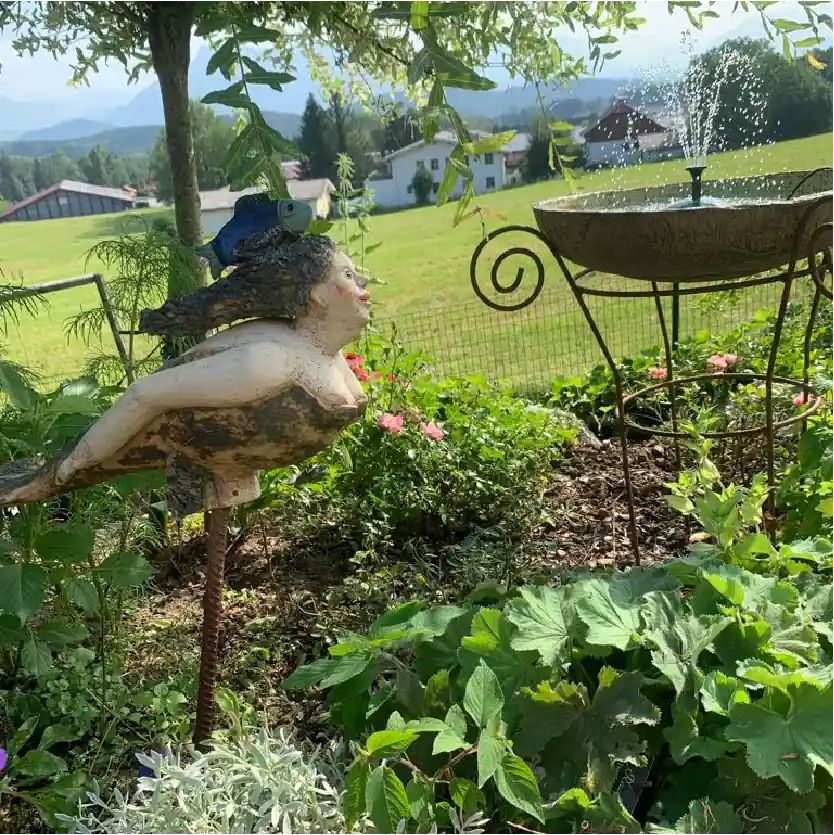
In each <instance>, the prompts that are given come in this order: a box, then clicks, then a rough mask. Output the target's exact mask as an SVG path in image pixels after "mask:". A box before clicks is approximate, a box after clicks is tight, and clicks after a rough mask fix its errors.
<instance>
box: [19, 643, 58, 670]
mask: <svg viewBox="0 0 834 835" xmlns="http://www.w3.org/2000/svg"><path fill="white" fill-rule="evenodd" d="M20 663H21V665H22V666H23V669H24V670H25V671H26V672H27V673H29V675H31V676H33V677H35V678H37V677H38V676H42V675H44V673H47V672H49V668H50V667H51V666H52V653H51V652H50V650H49V647H48V646H47V645H46V644H42V643H41V642H40V641H38V640H36V639H35V638H34V637H32V636H30V637H28V638H27V639H26V641H24V643H23V649H22V650H21V653H20Z"/></svg>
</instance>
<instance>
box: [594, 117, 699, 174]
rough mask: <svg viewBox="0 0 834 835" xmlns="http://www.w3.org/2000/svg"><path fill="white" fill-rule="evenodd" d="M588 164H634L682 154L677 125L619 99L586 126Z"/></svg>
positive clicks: (598, 165)
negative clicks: (672, 126)
mask: <svg viewBox="0 0 834 835" xmlns="http://www.w3.org/2000/svg"><path fill="white" fill-rule="evenodd" d="M582 138H583V140H584V142H585V167H586V168H602V167H609V166H615V165H635V164H637V163H640V162H655V161H657V160H659V159H670V158H672V157H676V156H682V155H683V150H682V149H681V146H680V142H679V141H678V137H677V133H676V131H675V130H674V128H670V127H666V126H664V125H661V124H660V123H659V122H656V121H655V120H654V119H652V118H651V117H650V116H647V115H645V114H644V113H641V112H640V111H638V110H637V109H636V108H634V107H632V106H631V105H630V104H628V103H627V102H625V101H617V102H615V103H614V104H613V105H612V106H611V107H609V108H608V110H606V111H605V113H603V114H602V116H601V117H600V119H599V121H598V122H597V123H596V124H595V125H592V126H591V127H589V128H587V129H586V130H585V131H584V132H583V134H582Z"/></svg>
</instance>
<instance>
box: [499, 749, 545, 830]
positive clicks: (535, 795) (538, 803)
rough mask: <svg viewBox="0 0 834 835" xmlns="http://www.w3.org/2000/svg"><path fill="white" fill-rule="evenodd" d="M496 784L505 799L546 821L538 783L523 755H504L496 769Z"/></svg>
mask: <svg viewBox="0 0 834 835" xmlns="http://www.w3.org/2000/svg"><path fill="white" fill-rule="evenodd" d="M495 785H496V786H497V788H498V791H499V792H500V794H501V797H503V798H504V800H506V801H507V802H508V803H510V804H512V805H513V806H515V807H516V809H521V811H522V812H527V814H528V815H532V816H533V817H534V818H537V819H538V820H540V821H541V822H542V823H544V812H543V811H542V799H541V795H540V793H539V786H538V783H537V782H536V778H535V776H534V775H533V772H532V771H531V770H530V767H529V766H528V765H527V764H526V763H525V762H524V760H522V759H521V757H518V756H516V755H515V754H505V755H504V757H503V759H502V760H501V762H500V763H499V765H498V768H497V769H496V770H495Z"/></svg>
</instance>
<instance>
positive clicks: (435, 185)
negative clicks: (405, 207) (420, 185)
mask: <svg viewBox="0 0 834 835" xmlns="http://www.w3.org/2000/svg"><path fill="white" fill-rule="evenodd" d="M439 188H440V183H432V184H431V193H432V194H437V192H438V189H439Z"/></svg>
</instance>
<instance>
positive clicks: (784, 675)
mask: <svg viewBox="0 0 834 835" xmlns="http://www.w3.org/2000/svg"><path fill="white" fill-rule="evenodd" d="M738 675H739V677H740V678H743V679H746V680H747V681H753V682H755V683H756V684H760V685H762V686H763V687H773V688H774V689H776V690H781V691H783V692H787V690H788V688H789V687H796V686H798V685H800V684H811V685H814V686H815V687H817V688H819V689H822V688H823V687H825V685H826V684H827V683H828V682H829V681H830V680H831V668H830V667H824V668H813V667H811V668H809V667H800V668H799V669H798V670H785V669H784V668H781V667H774V666H773V665H771V664H766V663H765V662H764V661H754V660H749V661H744V662H742V663H741V664H739V665H738Z"/></svg>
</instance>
